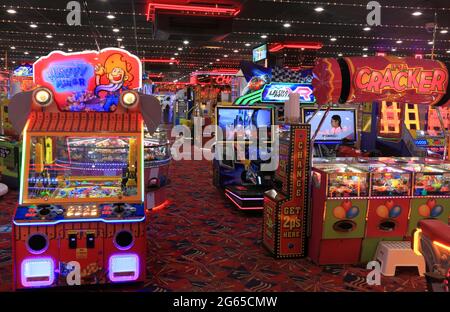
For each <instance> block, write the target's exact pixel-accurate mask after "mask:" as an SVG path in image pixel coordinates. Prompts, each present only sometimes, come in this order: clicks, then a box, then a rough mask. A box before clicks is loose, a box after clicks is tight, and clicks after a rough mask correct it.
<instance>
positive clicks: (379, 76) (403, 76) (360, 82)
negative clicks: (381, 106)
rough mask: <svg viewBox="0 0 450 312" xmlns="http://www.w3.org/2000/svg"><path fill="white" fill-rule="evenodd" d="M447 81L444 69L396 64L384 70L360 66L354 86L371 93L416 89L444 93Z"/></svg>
mask: <svg viewBox="0 0 450 312" xmlns="http://www.w3.org/2000/svg"><path fill="white" fill-rule="evenodd" d="M447 81H448V76H447V72H446V71H445V70H444V69H440V68H435V69H432V70H424V69H423V68H420V67H416V68H409V67H408V66H404V65H397V64H392V65H389V66H388V67H386V68H385V69H384V70H375V69H372V68H370V67H362V68H360V69H359V71H358V72H356V75H355V85H356V87H357V88H358V89H360V90H361V91H365V92H373V93H381V92H382V91H384V90H392V91H395V92H404V91H406V90H416V91H417V93H419V94H431V93H432V92H440V93H445V90H446V85H447Z"/></svg>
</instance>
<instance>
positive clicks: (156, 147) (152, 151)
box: [144, 127, 172, 168]
mask: <svg viewBox="0 0 450 312" xmlns="http://www.w3.org/2000/svg"><path fill="white" fill-rule="evenodd" d="M144 131H145V134H144V162H145V167H146V168H147V167H154V166H156V165H163V164H166V163H169V162H170V160H171V158H172V157H171V154H170V144H169V140H168V137H167V131H166V130H164V129H162V128H161V127H158V128H157V129H156V131H155V132H154V133H153V134H152V135H150V134H149V133H148V131H147V128H145V130H144Z"/></svg>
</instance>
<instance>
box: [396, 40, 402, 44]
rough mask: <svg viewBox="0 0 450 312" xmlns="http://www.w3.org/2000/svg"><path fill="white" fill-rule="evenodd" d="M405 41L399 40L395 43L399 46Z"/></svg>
mask: <svg viewBox="0 0 450 312" xmlns="http://www.w3.org/2000/svg"><path fill="white" fill-rule="evenodd" d="M402 42H403V41H401V40H397V41H396V42H395V43H398V44H400V43H402Z"/></svg>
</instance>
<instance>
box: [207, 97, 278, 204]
mask: <svg viewBox="0 0 450 312" xmlns="http://www.w3.org/2000/svg"><path fill="white" fill-rule="evenodd" d="M273 121H274V112H273V110H272V109H271V108H270V107H264V106H217V107H216V126H217V128H216V140H217V142H216V147H215V152H216V157H215V159H214V161H213V183H214V185H215V186H216V187H219V188H223V189H224V192H225V196H226V197H227V198H229V199H230V200H231V201H232V202H233V203H234V204H235V205H236V207H237V208H239V209H241V210H261V209H263V200H264V192H265V191H267V190H268V189H270V188H271V185H272V176H273V171H263V170H262V166H263V165H264V164H265V163H269V162H270V161H271V159H270V156H271V155H270V148H271V143H272V138H273V134H272V133H271V132H272V131H273V130H272V125H273ZM262 131H265V133H266V136H265V137H264V136H262V133H263V132H262Z"/></svg>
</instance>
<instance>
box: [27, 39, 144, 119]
mask: <svg viewBox="0 0 450 312" xmlns="http://www.w3.org/2000/svg"><path fill="white" fill-rule="evenodd" d="M33 72H34V75H33V80H34V83H35V84H37V85H39V86H42V87H46V88H48V89H50V90H51V91H52V92H53V96H54V99H55V102H56V104H57V106H58V108H59V109H60V110H62V111H75V112H80V111H97V112H112V111H115V110H116V109H117V106H118V103H119V98H120V94H121V92H122V91H124V90H130V89H139V88H141V86H142V65H141V62H140V60H139V58H138V57H136V56H135V55H132V54H130V53H129V52H128V51H125V50H122V49H117V48H107V49H103V50H101V51H99V52H97V51H84V52H75V53H65V52H61V51H54V52H51V53H50V54H49V55H47V56H45V57H42V58H40V59H39V60H37V61H36V62H35V63H34V64H33Z"/></svg>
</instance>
